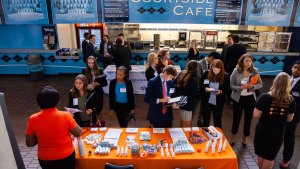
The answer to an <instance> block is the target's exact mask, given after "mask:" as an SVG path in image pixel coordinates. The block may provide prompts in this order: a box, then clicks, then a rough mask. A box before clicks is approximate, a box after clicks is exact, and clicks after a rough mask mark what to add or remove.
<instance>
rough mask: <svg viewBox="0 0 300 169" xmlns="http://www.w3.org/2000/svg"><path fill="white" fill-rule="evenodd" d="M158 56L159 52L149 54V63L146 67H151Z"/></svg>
mask: <svg viewBox="0 0 300 169" xmlns="http://www.w3.org/2000/svg"><path fill="white" fill-rule="evenodd" d="M156 58H157V54H156V53H154V52H151V53H149V54H148V57H147V64H146V65H145V66H146V68H148V67H150V66H151V65H153V63H154V60H155V59H156Z"/></svg>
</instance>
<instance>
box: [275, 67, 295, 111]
mask: <svg viewBox="0 0 300 169" xmlns="http://www.w3.org/2000/svg"><path fill="white" fill-rule="evenodd" d="M290 83H291V82H290V76H289V75H288V74H287V73H285V72H281V73H279V74H278V75H277V76H276V77H275V79H274V81H273V84H272V86H271V89H270V94H271V96H272V98H273V101H274V102H275V103H276V104H279V105H281V104H283V103H287V104H289V103H291V101H292V100H293V98H292V96H291V95H290V91H291V84H290Z"/></svg>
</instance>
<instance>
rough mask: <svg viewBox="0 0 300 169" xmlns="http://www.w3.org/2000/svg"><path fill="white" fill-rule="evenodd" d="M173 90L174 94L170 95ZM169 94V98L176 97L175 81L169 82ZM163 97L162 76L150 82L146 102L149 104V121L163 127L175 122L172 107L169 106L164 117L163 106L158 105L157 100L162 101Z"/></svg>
mask: <svg viewBox="0 0 300 169" xmlns="http://www.w3.org/2000/svg"><path fill="white" fill-rule="evenodd" d="M171 88H173V90H174V93H170V89H171ZM167 94H168V96H169V97H172V96H175V95H176V91H175V88H174V82H173V81H167ZM162 97H163V94H162V81H161V78H160V76H156V77H154V78H152V79H150V80H149V81H148V84H147V88H146V93H145V98H144V101H145V102H146V103H148V104H149V110H148V115H147V120H148V121H150V123H151V124H156V125H157V126H163V124H164V122H172V121H173V112H172V107H171V106H168V107H167V112H166V114H164V115H163V114H162V105H163V104H162V103H156V101H157V99H161V98H162Z"/></svg>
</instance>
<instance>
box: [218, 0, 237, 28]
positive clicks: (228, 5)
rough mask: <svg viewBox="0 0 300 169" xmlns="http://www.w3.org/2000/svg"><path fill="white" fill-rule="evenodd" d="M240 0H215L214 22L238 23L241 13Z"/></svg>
mask: <svg viewBox="0 0 300 169" xmlns="http://www.w3.org/2000/svg"><path fill="white" fill-rule="evenodd" d="M241 3H242V2H241V0H217V2H216V12H215V23H217V24H239V21H240V15H241V6H242V4H241Z"/></svg>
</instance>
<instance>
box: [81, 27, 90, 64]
mask: <svg viewBox="0 0 300 169" xmlns="http://www.w3.org/2000/svg"><path fill="white" fill-rule="evenodd" d="M83 36H84V40H83V41H82V43H81V49H82V55H83V62H84V63H86V58H87V57H88V56H87V52H86V46H87V45H88V44H89V42H90V41H89V37H90V33H88V32H85V33H84V34H83Z"/></svg>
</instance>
